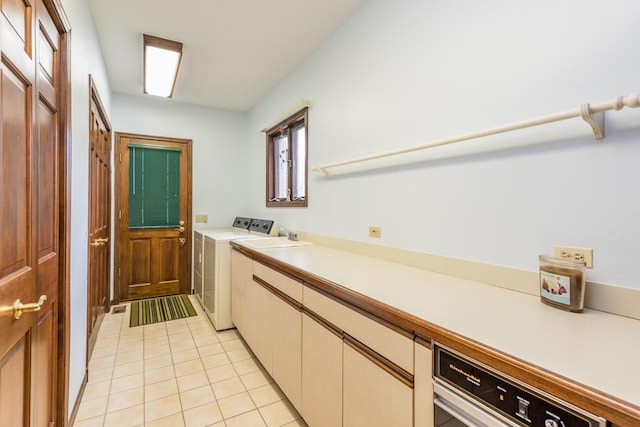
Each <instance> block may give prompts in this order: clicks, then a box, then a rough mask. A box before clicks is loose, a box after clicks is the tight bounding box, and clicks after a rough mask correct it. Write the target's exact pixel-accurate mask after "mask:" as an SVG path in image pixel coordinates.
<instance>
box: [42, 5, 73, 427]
mask: <svg viewBox="0 0 640 427" xmlns="http://www.w3.org/2000/svg"><path fill="white" fill-rule="evenodd" d="M43 3H44V5H45V7H46V8H47V10H48V11H49V14H50V15H51V18H52V19H53V22H54V23H55V25H56V28H57V29H58V32H59V34H60V46H59V49H60V52H59V56H58V58H59V63H58V65H59V69H58V73H59V76H58V79H59V80H58V84H59V95H58V96H59V99H58V174H59V175H58V186H59V189H58V190H59V204H58V209H59V221H58V222H59V224H58V240H59V242H58V245H59V246H58V250H59V253H58V271H59V277H58V354H57V355H55V356H54V357H56V359H57V364H56V366H57V369H58V372H57V378H58V384H57V393H56V394H57V396H56V401H57V403H56V425H58V426H61V427H66V426H68V425H69V420H70V416H69V415H70V414H69V354H70V330H71V329H70V328H71V321H70V314H71V309H70V306H71V264H70V260H71V255H70V251H71V133H72V132H71V116H72V110H71V23H70V21H69V18H68V17H67V15H66V13H65V11H64V9H63V7H62V3H61V0H43Z"/></svg>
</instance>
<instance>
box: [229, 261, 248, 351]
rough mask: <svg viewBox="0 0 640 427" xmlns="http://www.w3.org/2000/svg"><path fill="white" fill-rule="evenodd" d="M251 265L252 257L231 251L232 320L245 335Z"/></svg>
mask: <svg viewBox="0 0 640 427" xmlns="http://www.w3.org/2000/svg"><path fill="white" fill-rule="evenodd" d="M251 265H252V264H251V259H250V258H248V257H246V256H244V255H242V254H241V253H240V252H238V251H236V250H232V251H231V320H232V321H233V324H234V325H236V328H238V331H240V333H241V334H242V335H243V336H244V335H245V331H246V327H247V320H246V319H247V316H248V311H247V307H246V304H247V288H248V286H249V283H250V282H251V277H252V275H253V272H252V270H251ZM245 339H246V337H245Z"/></svg>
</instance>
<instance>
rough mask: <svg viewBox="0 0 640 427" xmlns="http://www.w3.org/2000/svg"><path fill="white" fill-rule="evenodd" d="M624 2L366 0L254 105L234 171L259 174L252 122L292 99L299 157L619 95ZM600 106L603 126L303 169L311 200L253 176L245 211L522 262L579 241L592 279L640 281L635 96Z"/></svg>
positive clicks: (530, 265)
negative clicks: (298, 122)
mask: <svg viewBox="0 0 640 427" xmlns="http://www.w3.org/2000/svg"><path fill="white" fill-rule="evenodd" d="M638 16H640V2H637V1H636V0H615V1H612V2H607V3H606V5H605V4H603V3H602V2H597V1H583V0H567V1H563V2H557V1H552V0H542V1H538V2H525V3H523V2H513V1H509V0H492V1H489V2H477V1H474V0H458V1H456V2H449V1H445V0H434V1H420V0H401V1H394V2H391V1H388V0H369V1H368V2H367V3H366V4H365V5H364V7H363V8H362V9H361V11H360V12H359V13H357V14H356V15H355V16H354V17H353V18H352V19H351V20H350V21H349V22H348V23H347V24H346V25H345V26H343V27H342V28H341V29H340V30H339V31H338V32H337V33H335V34H334V35H333V37H332V38H331V39H330V40H329V41H328V42H327V43H325V44H324V45H323V46H322V47H321V48H320V49H319V50H318V51H316V52H315V54H313V55H312V56H311V57H310V58H308V60H307V61H306V62H305V63H304V64H303V65H302V66H300V67H299V68H298V69H297V70H295V71H294V72H293V73H291V74H290V75H289V76H288V77H287V78H286V79H285V80H284V81H282V82H281V83H280V84H279V85H278V86H277V87H276V88H275V89H273V90H272V91H271V93H270V94H269V95H268V96H267V97H265V98H264V99H263V100H262V101H261V102H260V103H259V104H258V105H257V106H256V107H255V108H253V109H252V110H251V111H250V113H249V125H248V126H249V142H250V148H251V149H250V150H249V156H250V157H249V158H248V165H247V167H246V171H247V172H248V173H250V174H251V177H252V181H256V182H263V176H264V173H265V172H264V168H265V160H264V152H263V148H264V144H265V141H264V135H263V134H261V133H259V131H258V130H259V129H260V126H261V125H262V123H263V122H264V121H266V120H268V119H269V118H271V117H272V116H273V115H274V114H275V113H277V112H278V111H280V110H282V109H283V108H285V107H286V106H288V105H290V104H292V103H293V102H294V101H296V100H297V99H299V98H307V99H309V100H311V102H312V103H313V107H312V108H311V110H310V118H309V120H310V122H309V163H310V166H313V165H318V164H323V163H327V162H333V161H339V160H345V159H347V158H351V157H354V156H360V155H366V154H372V153H376V152H378V151H383V150H388V149H393V148H400V147H405V146H410V145H414V144H420V143H424V142H428V141H430V140H434V139H437V138H443V137H449V136H455V135H458V134H461V133H465V132H469V131H475V130H480V129H484V128H488V127H493V126H497V125H502V124H506V123H510V122H513V121H520V120H525V119H529V118H534V117H538V116H541V115H546V114H548V113H554V112H558V111H564V110H566V109H570V108H574V107H577V106H579V105H580V104H581V103H583V102H594V103H597V102H602V101H608V100H610V99H613V98H615V97H616V96H618V95H627V94H628V93H630V92H632V91H637V90H639V89H640V87H639V85H638V74H639V71H640V56H638V55H637V40H639V39H640V26H639V25H637V18H638ZM606 121H607V130H606V132H607V135H606V138H605V139H604V141H602V142H596V141H595V140H594V138H593V136H592V134H591V132H590V128H589V127H588V126H587V125H586V124H585V123H584V122H582V121H581V120H580V119H575V120H574V121H572V122H570V123H569V122H565V123H562V124H557V125H551V126H546V127H544V128H539V129H532V130H528V131H522V132H518V133H511V134H509V135H507V136H503V137H494V138H486V139H483V140H477V141H474V142H470V143H461V144H458V145H456V146H451V147H443V148H438V149H433V150H430V151H428V152H423V153H421V154H415V155H409V156H406V157H404V158H402V159H401V161H400V162H399V163H398V162H396V164H395V165H392V166H389V165H388V164H387V166H388V167H386V168H383V169H369V170H363V168H359V169H358V170H355V171H352V173H348V174H343V175H338V176H335V177H333V178H331V179H326V178H324V177H323V176H322V175H320V174H318V173H313V172H312V173H310V178H309V194H310V198H309V207H308V208H307V209H291V208H289V209H286V208H280V209H273V208H270V209H267V208H265V207H264V186H263V185H257V186H255V187H252V188H251V192H250V194H249V197H250V200H251V210H250V212H248V214H249V215H251V216H257V217H264V218H276V219H277V220H279V221H280V223H281V224H282V225H284V226H286V227H290V228H293V229H300V230H306V231H311V232H315V233H321V234H327V235H331V236H336V237H343V238H347V239H354V240H360V241H369V242H371V243H380V244H384V245H389V246H395V247H402V248H406V249H410V250H416V251H421V252H427V253H434V254H438V255H444V256H450V257H456V258H463V259H469V260H474V261H479V262H484V263H490V264H496V265H503V266H509V267H515V268H522V269H526V270H536V269H537V256H538V255H539V254H543V253H550V252H551V250H552V246H553V245H558V244H561V245H572V246H582V247H590V248H593V249H594V257H595V268H594V269H593V270H592V271H589V272H588V280H591V281H597V282H603V283H613V284H617V285H620V286H625V287H631V288H638V289H640V270H639V269H638V268H637V260H636V258H637V255H638V254H639V253H640V227H638V225H637V221H638V218H640V185H638V182H640V167H638V160H639V159H640V143H639V141H638V139H639V138H640V110H628V111H622V112H617V113H616V112H612V113H608V114H607V116H606ZM506 144H512V145H513V148H507V147H506ZM410 159H417V160H418V161H416V162H411V161H410ZM369 225H377V226H381V227H382V238H381V239H371V238H369V237H368V236H367V227H368V226H369Z"/></svg>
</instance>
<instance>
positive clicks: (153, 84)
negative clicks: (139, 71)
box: [144, 34, 182, 98]
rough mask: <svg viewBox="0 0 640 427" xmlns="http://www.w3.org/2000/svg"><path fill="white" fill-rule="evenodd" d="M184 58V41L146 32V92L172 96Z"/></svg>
mask: <svg viewBox="0 0 640 427" xmlns="http://www.w3.org/2000/svg"><path fill="white" fill-rule="evenodd" d="M181 58H182V43H178V42H174V41H172V40H166V39H161V38H160V37H155V36H150V35H147V34H144V93H146V94H149V95H155V96H163V97H166V98H171V95H173V88H174V87H175V85H176V78H177V77H178V68H179V67H180V59H181Z"/></svg>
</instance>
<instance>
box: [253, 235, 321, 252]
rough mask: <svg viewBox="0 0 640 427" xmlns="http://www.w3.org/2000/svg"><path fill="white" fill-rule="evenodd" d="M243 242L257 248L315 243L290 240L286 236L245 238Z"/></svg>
mask: <svg viewBox="0 0 640 427" xmlns="http://www.w3.org/2000/svg"><path fill="white" fill-rule="evenodd" d="M241 243H242V244H243V245H246V246H249V247H251V248H255V249H266V248H288V247H292V246H308V245H312V244H313V243H311V242H305V241H303V240H289V239H287V238H286V237H264V238H261V239H243V240H241Z"/></svg>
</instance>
